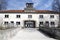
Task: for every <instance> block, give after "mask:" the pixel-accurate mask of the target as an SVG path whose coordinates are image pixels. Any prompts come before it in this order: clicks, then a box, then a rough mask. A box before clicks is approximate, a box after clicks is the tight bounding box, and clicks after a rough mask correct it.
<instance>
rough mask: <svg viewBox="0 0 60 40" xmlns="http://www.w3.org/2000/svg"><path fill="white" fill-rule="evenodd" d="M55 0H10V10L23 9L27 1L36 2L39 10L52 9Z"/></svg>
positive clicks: (35, 5)
mask: <svg viewBox="0 0 60 40" xmlns="http://www.w3.org/2000/svg"><path fill="white" fill-rule="evenodd" d="M52 1H53V0H9V1H8V7H7V9H8V10H23V9H24V8H25V4H26V3H27V2H31V3H34V7H35V8H36V9H38V10H51V9H52Z"/></svg>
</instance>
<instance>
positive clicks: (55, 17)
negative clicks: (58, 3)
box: [0, 3, 59, 28]
mask: <svg viewBox="0 0 60 40" xmlns="http://www.w3.org/2000/svg"><path fill="white" fill-rule="evenodd" d="M0 25H5V26H6V25H10V26H12V25H13V26H16V27H17V26H19V27H26V28H36V27H40V26H42V27H58V25H59V13H58V12H54V11H49V10H36V9H35V8H34V7H33V3H26V8H24V10H3V11H2V10H1V11H0Z"/></svg>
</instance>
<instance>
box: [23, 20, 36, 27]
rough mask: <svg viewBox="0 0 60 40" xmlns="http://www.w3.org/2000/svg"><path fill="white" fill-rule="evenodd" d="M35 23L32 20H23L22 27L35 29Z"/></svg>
mask: <svg viewBox="0 0 60 40" xmlns="http://www.w3.org/2000/svg"><path fill="white" fill-rule="evenodd" d="M35 23H36V22H35V21H34V20H25V21H24V27H25V28H35Z"/></svg>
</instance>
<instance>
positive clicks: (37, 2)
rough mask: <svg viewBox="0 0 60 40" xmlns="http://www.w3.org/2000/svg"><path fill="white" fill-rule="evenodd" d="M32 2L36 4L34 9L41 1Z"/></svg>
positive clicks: (33, 0) (34, 0)
mask: <svg viewBox="0 0 60 40" xmlns="http://www.w3.org/2000/svg"><path fill="white" fill-rule="evenodd" d="M32 2H33V3H34V7H36V6H38V4H39V3H40V0H32Z"/></svg>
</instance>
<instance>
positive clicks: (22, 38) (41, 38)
mask: <svg viewBox="0 0 60 40" xmlns="http://www.w3.org/2000/svg"><path fill="white" fill-rule="evenodd" d="M9 40H56V39H53V38H49V37H47V36H45V35H44V34H42V33H41V32H39V31H38V30H36V29H33V28H28V29H27V28H25V29H22V30H20V31H19V32H18V33H17V34H16V36H14V37H13V38H11V39H9Z"/></svg>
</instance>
